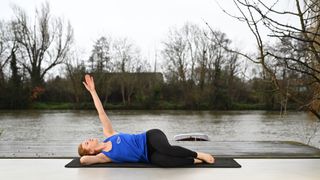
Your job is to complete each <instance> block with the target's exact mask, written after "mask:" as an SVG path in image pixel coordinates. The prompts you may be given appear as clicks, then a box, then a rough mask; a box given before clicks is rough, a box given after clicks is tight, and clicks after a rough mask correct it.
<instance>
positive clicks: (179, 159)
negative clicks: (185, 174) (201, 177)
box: [147, 129, 197, 167]
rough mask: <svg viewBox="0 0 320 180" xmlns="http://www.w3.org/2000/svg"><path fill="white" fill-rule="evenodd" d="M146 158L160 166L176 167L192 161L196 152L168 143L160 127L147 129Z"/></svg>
mask: <svg viewBox="0 0 320 180" xmlns="http://www.w3.org/2000/svg"><path fill="white" fill-rule="evenodd" d="M147 147H148V158H149V160H150V162H151V163H152V164H155V165H158V166H161V167H176V166H184V165H190V164H193V163H194V158H196V157H197V153H196V152H194V151H191V150H189V149H186V148H184V147H181V146H172V145H170V144H169V142H168V139H167V137H166V135H165V134H164V133H163V132H162V131H161V130H160V129H150V130H148V131H147Z"/></svg>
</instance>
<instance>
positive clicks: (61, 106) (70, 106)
mask: <svg viewBox="0 0 320 180" xmlns="http://www.w3.org/2000/svg"><path fill="white" fill-rule="evenodd" d="M32 109H74V105H73V103H53V102H50V103H49V102H47V103H43V102H34V103H33V104H32Z"/></svg>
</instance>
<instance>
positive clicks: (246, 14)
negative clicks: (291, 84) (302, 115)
mask: <svg viewBox="0 0 320 180" xmlns="http://www.w3.org/2000/svg"><path fill="white" fill-rule="evenodd" d="M233 2H234V4H235V6H236V7H237V9H238V10H239V13H240V15H239V16H235V15H231V14H230V13H228V14H229V15H230V16H232V17H234V18H236V19H238V20H239V21H242V22H244V23H246V24H247V26H248V28H249V30H250V31H251V32H252V34H253V35H254V37H255V40H256V43H257V47H258V50H259V54H258V56H257V57H250V56H249V55H247V54H245V53H241V52H238V51H234V50H231V49H228V50H229V51H232V52H236V53H238V54H240V55H242V56H244V57H246V58H248V59H250V60H251V61H253V62H255V63H258V64H260V65H261V66H262V67H263V69H264V70H265V71H266V72H267V73H268V74H269V76H270V77H271V80H272V82H273V84H274V86H275V87H276V90H277V91H278V92H279V93H280V94H281V95H282V96H283V97H288V98H289V99H290V100H292V101H294V102H296V103H298V104H300V105H301V108H304V109H307V110H308V111H310V112H312V113H313V114H314V115H315V116H317V117H318V118H319V119H320V114H319V109H320V107H319V106H314V104H319V101H320V93H319V84H320V78H319V76H320V75H319V74H320V65H319V64H320V55H319V45H320V42H319V40H320V39H319V35H320V34H319V28H320V24H319V15H320V14H319V1H318V0H310V1H301V0H294V3H295V8H296V9H295V11H289V10H278V9H277V8H276V4H277V3H278V0H277V1H275V2H274V3H273V4H271V5H267V4H265V3H264V2H263V1H261V0H256V1H249V0H234V1H233ZM224 11H225V10H224ZM225 12H226V11H225ZM226 13H227V12H226ZM274 16H280V17H282V16H286V17H291V18H295V19H296V20H298V22H299V24H297V25H295V24H290V23H288V22H281V21H280V20H276V19H275V18H274ZM261 28H267V29H268V30H269V32H270V33H269V35H268V36H269V37H271V38H276V39H277V40H279V41H280V42H282V41H283V40H284V39H286V40H287V43H286V44H282V45H284V46H287V47H288V48H290V50H291V51H290V53H289V54H288V53H281V51H272V50H270V49H268V48H267V45H266V42H265V40H264V39H263V36H262V35H261ZM288 42H289V43H288ZM279 64H283V65H285V67H286V69H289V70H291V71H294V72H296V73H297V74H299V77H297V79H296V81H297V82H299V83H303V84H304V86H309V87H312V88H310V90H311V94H312V96H311V97H303V98H300V96H299V95H298V93H297V92H296V89H290V88H288V86H283V85H282V84H281V83H280V81H279V79H280V77H279V76H278V73H277V70H278V68H276V67H277V66H278V65H279Z"/></svg>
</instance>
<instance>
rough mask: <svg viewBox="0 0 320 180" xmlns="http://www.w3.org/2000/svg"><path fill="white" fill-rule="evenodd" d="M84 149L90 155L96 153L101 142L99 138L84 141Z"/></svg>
mask: <svg viewBox="0 0 320 180" xmlns="http://www.w3.org/2000/svg"><path fill="white" fill-rule="evenodd" d="M81 144H82V148H83V149H86V150H88V151H89V152H90V154H94V153H95V148H96V147H97V146H98V145H99V140H98V139H97V138H91V139H87V140H85V141H83V142H82V143H81Z"/></svg>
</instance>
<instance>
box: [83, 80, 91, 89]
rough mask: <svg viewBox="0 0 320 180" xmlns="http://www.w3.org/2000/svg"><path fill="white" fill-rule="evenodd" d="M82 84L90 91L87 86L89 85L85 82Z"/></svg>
mask: <svg viewBox="0 0 320 180" xmlns="http://www.w3.org/2000/svg"><path fill="white" fill-rule="evenodd" d="M82 83H83V85H84V86H85V87H86V89H87V90H88V91H89V87H88V86H87V84H86V83H85V82H83V81H82Z"/></svg>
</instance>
